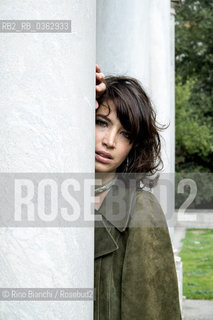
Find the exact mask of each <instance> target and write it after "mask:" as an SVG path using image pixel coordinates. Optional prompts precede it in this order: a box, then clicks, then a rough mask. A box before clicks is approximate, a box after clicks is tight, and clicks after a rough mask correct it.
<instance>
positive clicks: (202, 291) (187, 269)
mask: <svg viewBox="0 0 213 320" xmlns="http://www.w3.org/2000/svg"><path fill="white" fill-rule="evenodd" d="M180 257H181V259H182V262H183V295H184V296H186V298H187V299H213V230H210V229H201V230H199V229H188V230H187V231H186V237H185V239H184V240H183V247H182V249H181V252H180Z"/></svg>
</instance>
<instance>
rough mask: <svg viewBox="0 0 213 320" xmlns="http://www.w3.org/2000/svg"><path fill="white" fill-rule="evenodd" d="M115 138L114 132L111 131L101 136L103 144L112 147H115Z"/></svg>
mask: <svg viewBox="0 0 213 320" xmlns="http://www.w3.org/2000/svg"><path fill="white" fill-rule="evenodd" d="M115 139H116V135H115V133H114V132H113V131H112V132H108V133H107V134H106V135H105V136H104V138H103V144H105V145H106V146H108V147H111V148H114V147H115Z"/></svg>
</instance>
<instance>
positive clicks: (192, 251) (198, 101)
mask: <svg viewBox="0 0 213 320" xmlns="http://www.w3.org/2000/svg"><path fill="white" fill-rule="evenodd" d="M175 34H176V40H175V42H176V43H175V50H176V51H175V60H176V61H175V63H176V133H175V135H176V159H175V160H176V164H175V171H176V191H177V186H178V184H179V182H180V181H181V179H183V178H187V179H192V180H194V181H195V182H196V185H197V194H196V197H195V198H194V200H193V202H192V203H191V204H190V205H189V206H188V209H193V210H194V212H195V211H196V210H197V211H196V212H198V213H199V214H202V210H206V211H208V214H210V215H212V217H213V174H212V172H213V1H212V0H185V1H184V0H182V3H181V4H180V6H179V7H178V8H177V9H176V25H175ZM189 193H190V187H189V186H188V195H189ZM188 195H187V186H186V193H184V195H183V194H178V193H177V192H176V198H175V205H176V209H178V208H180V205H181V204H182V203H183V201H184V199H186V197H187V196H188ZM199 210H200V211H199ZM182 243H183V245H182V249H181V251H180V253H179V255H180V257H181V259H182V262H183V296H185V297H186V299H200V300H202V299H208V300H212V299H213V229H210V228H208V226H206V228H204V227H203V228H202V229H198V228H196V227H195V228H191V229H188V228H186V230H185V238H184V239H183V240H182ZM190 319H191V318H190ZM211 319H213V315H212V318H211Z"/></svg>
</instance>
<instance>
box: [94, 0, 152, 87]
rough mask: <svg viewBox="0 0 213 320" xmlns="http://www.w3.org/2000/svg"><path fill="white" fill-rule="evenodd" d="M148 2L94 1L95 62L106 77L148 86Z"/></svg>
mask: <svg viewBox="0 0 213 320" xmlns="http://www.w3.org/2000/svg"><path fill="white" fill-rule="evenodd" d="M149 10H150V1H149V0H143V1H141V0H133V1H132V0H127V1H125V3H124V2H123V1H122V0H98V1H97V63H99V64H100V66H101V68H102V69H103V72H105V73H106V74H114V75H118V74H122V75H128V76H132V77H135V78H137V79H139V80H140V81H141V82H142V83H143V85H144V87H145V88H146V90H148V91H149V87H150V72H149V65H150V49H149V42H150V35H149V32H150V31H149V28H150V26H149V19H150V17H149Z"/></svg>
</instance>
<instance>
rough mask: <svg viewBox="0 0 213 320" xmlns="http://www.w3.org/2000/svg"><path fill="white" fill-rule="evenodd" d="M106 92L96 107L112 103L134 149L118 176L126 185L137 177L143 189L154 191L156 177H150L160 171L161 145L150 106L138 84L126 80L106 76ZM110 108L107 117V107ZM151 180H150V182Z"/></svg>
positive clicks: (158, 129) (130, 79) (134, 80)
mask: <svg viewBox="0 0 213 320" xmlns="http://www.w3.org/2000/svg"><path fill="white" fill-rule="evenodd" d="M105 83H106V87H107V89H106V91H105V92H104V94H103V95H102V96H101V97H100V98H99V99H98V103H99V105H101V104H107V102H108V101H109V100H110V101H112V102H113V103H114V105H115V109H116V112H117V116H118V118H119V120H120V122H121V124H122V126H123V127H124V128H125V129H126V130H127V131H128V132H130V134H131V137H132V142H133V147H132V149H131V151H130V153H129V155H128V157H127V158H128V160H127V159H125V160H124V162H123V163H122V164H121V165H120V166H119V167H118V169H117V172H118V173H120V174H119V175H121V176H122V178H123V180H124V181H127V177H128V176H130V175H131V176H132V175H133V174H134V175H136V181H137V182H138V183H139V184H140V187H142V186H141V183H140V181H141V182H142V184H143V186H149V187H150V188H151V187H153V186H154V185H155V184H156V183H157V180H158V177H159V175H157V176H156V177H154V178H153V175H154V174H155V173H156V172H157V171H160V170H161V169H162V168H163V162H162V159H161V155H160V152H161V141H160V135H159V131H161V130H164V129H165V126H161V127H160V126H158V125H157V122H156V113H155V111H154V109H153V107H152V103H151V101H150V99H149V97H148V96H147V94H146V93H145V91H144V89H143V87H142V85H141V84H140V82H139V81H138V80H136V79H134V78H131V77H126V76H108V77H106V79H105ZM107 106H108V108H109V113H110V107H109V105H107ZM160 165H161V168H159V166H160ZM151 177H152V178H151Z"/></svg>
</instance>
